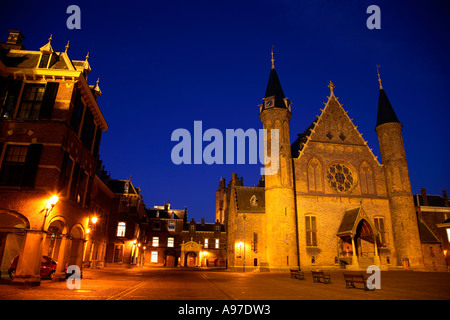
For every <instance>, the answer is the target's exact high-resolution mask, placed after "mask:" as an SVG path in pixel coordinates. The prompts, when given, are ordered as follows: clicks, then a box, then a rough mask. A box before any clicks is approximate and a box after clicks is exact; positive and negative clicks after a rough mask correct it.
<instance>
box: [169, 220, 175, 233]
mask: <svg viewBox="0 0 450 320" xmlns="http://www.w3.org/2000/svg"><path fill="white" fill-rule="evenodd" d="M169 231H175V222H169Z"/></svg>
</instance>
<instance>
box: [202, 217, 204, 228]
mask: <svg viewBox="0 0 450 320" xmlns="http://www.w3.org/2000/svg"><path fill="white" fill-rule="evenodd" d="M204 226H205V218H202V227H204Z"/></svg>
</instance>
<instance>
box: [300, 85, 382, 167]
mask: <svg viewBox="0 0 450 320" xmlns="http://www.w3.org/2000/svg"><path fill="white" fill-rule="evenodd" d="M329 88H330V91H331V93H330V96H329V97H327V98H328V101H327V102H326V103H324V104H325V108H324V109H320V110H321V114H320V115H319V116H317V119H316V120H314V122H313V123H312V124H311V125H310V126H309V127H308V128H307V129H306V130H305V132H303V133H302V134H299V135H298V136H299V137H298V139H297V140H296V141H295V142H294V143H293V144H292V154H293V156H294V155H295V156H297V157H298V156H300V155H301V154H302V153H303V152H304V150H305V149H306V148H307V145H308V142H309V141H318V142H324V143H336V144H351V145H360V146H366V147H367V148H368V149H369V150H370V153H371V154H372V155H373V157H374V159H375V160H376V161H377V162H378V160H377V157H376V156H375V155H374V154H373V152H372V149H370V148H369V147H368V145H367V141H365V140H364V139H363V137H362V134H361V133H360V132H359V131H358V127H357V126H355V125H354V124H353V119H350V117H349V116H348V114H347V111H345V110H344V108H343V107H342V104H341V103H340V102H339V100H338V97H336V96H335V95H334V90H333V89H334V85H333V83H332V82H331V81H330V85H329ZM378 163H379V162H378Z"/></svg>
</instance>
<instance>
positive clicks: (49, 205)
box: [47, 195, 59, 209]
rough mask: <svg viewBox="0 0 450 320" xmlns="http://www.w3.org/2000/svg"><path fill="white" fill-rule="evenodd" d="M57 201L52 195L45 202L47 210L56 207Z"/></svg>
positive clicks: (56, 197) (57, 198)
mask: <svg viewBox="0 0 450 320" xmlns="http://www.w3.org/2000/svg"><path fill="white" fill-rule="evenodd" d="M58 200H59V197H58V196H57V195H54V196H52V197H51V198H50V199H48V200H47V209H52V208H53V207H54V206H55V205H56V203H57V202H58Z"/></svg>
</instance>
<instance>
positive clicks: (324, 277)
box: [311, 271, 331, 283]
mask: <svg viewBox="0 0 450 320" xmlns="http://www.w3.org/2000/svg"><path fill="white" fill-rule="evenodd" d="M311 272H312V277H313V282H321V283H331V275H329V274H325V273H323V271H311Z"/></svg>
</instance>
